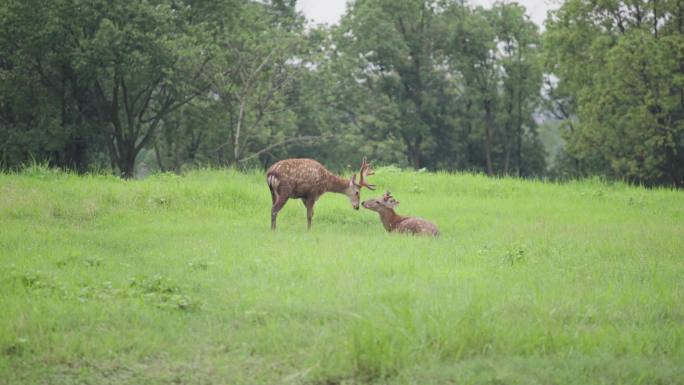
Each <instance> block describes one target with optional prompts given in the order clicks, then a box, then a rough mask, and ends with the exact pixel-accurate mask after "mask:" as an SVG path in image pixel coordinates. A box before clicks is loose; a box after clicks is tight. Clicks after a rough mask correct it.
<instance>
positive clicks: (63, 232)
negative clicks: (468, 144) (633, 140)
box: [0, 167, 684, 385]
mask: <svg viewBox="0 0 684 385" xmlns="http://www.w3.org/2000/svg"><path fill="white" fill-rule="evenodd" d="M376 171H377V172H376V175H374V176H373V177H372V178H373V183H377V184H378V186H379V189H382V190H384V189H387V190H390V191H392V192H393V194H394V195H395V196H396V198H397V199H398V200H399V201H401V205H400V206H399V208H398V212H399V213H402V214H409V215H417V216H421V217H424V218H427V219H430V220H432V221H433V222H435V223H436V224H437V225H438V226H439V228H440V230H441V232H442V236H441V237H440V238H438V239H427V238H415V237H410V236H402V235H389V234H387V233H385V231H384V229H383V228H382V225H381V223H380V221H379V219H378V217H377V215H376V214H375V213H373V212H370V211H368V210H363V209H362V210H360V211H358V212H357V211H354V210H352V208H351V207H350V205H349V203H348V201H347V199H346V198H345V197H343V196H341V195H336V194H326V195H324V196H323V197H322V198H321V200H320V201H319V203H318V204H317V205H316V213H315V216H314V221H313V230H312V231H310V232H306V231H305V226H306V214H305V209H304V207H303V205H302V204H301V202H299V201H290V202H289V203H288V204H287V206H286V207H285V208H284V209H283V211H282V212H281V214H280V216H279V222H278V225H279V229H278V231H277V232H276V233H271V231H270V230H269V220H270V215H269V213H270V196H269V192H268V188H267V186H266V182H265V178H264V176H263V174H262V173H258V172H254V173H249V174H241V173H237V172H233V171H225V170H224V171H198V172H192V173H190V174H188V175H185V176H182V177H179V176H175V175H158V176H152V177H149V178H147V179H144V180H134V181H123V180H119V179H117V178H114V177H109V176H85V177H82V176H75V175H69V174H64V173H59V172H54V171H50V170H47V169H44V168H40V167H34V168H30V169H27V170H25V171H24V172H22V173H20V174H12V175H7V174H4V175H3V174H0V384H3V385H4V384H8V385H9V384H12V385H14V384H174V383H175V384H366V383H372V384H622V383H624V384H684V364H683V363H684V193H683V192H677V191H672V190H664V189H661V190H647V189H643V188H635V187H627V186H625V185H622V184H605V183H602V182H600V181H593V180H592V181H584V182H575V183H569V184H562V185H559V184H552V183H541V182H529V181H521V180H516V179H491V178H486V177H484V176H477V175H468V174H455V175H454V174H428V173H412V172H401V171H398V170H395V169H392V168H384V169H378V170H376ZM382 190H380V191H382ZM363 194H364V195H363V196H362V198H369V197H372V196H375V195H379V193H372V192H368V191H367V190H366V191H364V192H363Z"/></svg>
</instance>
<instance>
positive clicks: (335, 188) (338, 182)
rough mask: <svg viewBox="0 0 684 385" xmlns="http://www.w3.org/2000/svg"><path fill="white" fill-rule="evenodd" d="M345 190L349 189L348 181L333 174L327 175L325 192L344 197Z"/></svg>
mask: <svg viewBox="0 0 684 385" xmlns="http://www.w3.org/2000/svg"><path fill="white" fill-rule="evenodd" d="M347 189H349V179H345V178H342V177H340V176H337V175H335V174H330V175H328V179H327V181H326V186H325V190H326V191H330V192H334V193H339V194H345V195H346V194H347Z"/></svg>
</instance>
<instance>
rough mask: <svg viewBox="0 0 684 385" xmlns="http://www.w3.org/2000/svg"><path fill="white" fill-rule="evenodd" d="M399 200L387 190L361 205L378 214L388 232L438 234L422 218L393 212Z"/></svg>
mask: <svg viewBox="0 0 684 385" xmlns="http://www.w3.org/2000/svg"><path fill="white" fill-rule="evenodd" d="M398 204H399V201H398V200H396V199H394V197H393V196H392V194H391V193H390V192H389V191H388V192H386V193H385V194H383V196H382V198H374V199H369V200H367V201H364V202H363V207H365V208H367V209H368V210H372V211H375V212H377V213H378V214H379V215H380V220H381V221H382V224H383V226H385V230H387V231H388V232H397V233H411V234H418V235H432V236H439V230H437V226H435V225H434V224H433V223H432V222H428V221H426V220H425V219H422V218H416V217H404V216H401V215H399V214H397V213H395V212H394V208H395V207H397V205H398Z"/></svg>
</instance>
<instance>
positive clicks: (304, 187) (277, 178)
mask: <svg viewBox="0 0 684 385" xmlns="http://www.w3.org/2000/svg"><path fill="white" fill-rule="evenodd" d="M266 175H267V178H268V180H269V184H271V185H272V186H274V187H275V188H277V189H283V190H286V191H287V192H289V195H290V196H291V197H293V198H301V197H308V196H312V195H314V196H319V195H321V194H323V193H324V192H325V191H326V190H327V188H328V186H329V184H330V180H331V179H332V178H334V177H335V175H334V174H332V173H331V172H330V171H328V170H327V169H326V168H325V167H323V165H322V164H320V163H318V162H316V161H315V160H312V159H285V160H281V161H279V162H276V163H275V164H273V166H271V167H270V168H269V169H268V171H267V172H266Z"/></svg>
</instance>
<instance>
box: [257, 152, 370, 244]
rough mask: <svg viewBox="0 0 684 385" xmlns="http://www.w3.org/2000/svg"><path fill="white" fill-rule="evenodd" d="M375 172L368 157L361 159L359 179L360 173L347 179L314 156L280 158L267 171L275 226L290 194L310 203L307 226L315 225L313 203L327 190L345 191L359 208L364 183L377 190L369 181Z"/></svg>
mask: <svg viewBox="0 0 684 385" xmlns="http://www.w3.org/2000/svg"><path fill="white" fill-rule="evenodd" d="M369 175H373V170H372V169H371V166H370V164H368V163H366V158H365V157H364V158H363V161H362V162H361V169H360V170H359V182H358V183H356V174H353V175H352V177H351V179H345V178H342V177H340V176H337V175H335V174H333V173H331V172H330V171H328V170H327V169H326V168H325V167H323V165H321V164H320V163H318V162H316V161H315V160H312V159H285V160H281V161H279V162H276V163H275V164H274V165H273V166H271V168H269V169H268V171H267V172H266V181H267V182H268V188H269V189H270V190H271V200H272V203H273V207H271V230H275V228H276V218H277V217H278V212H279V211H280V209H282V208H283V206H285V203H287V200H288V199H290V198H300V199H301V200H302V202H304V206H306V226H307V229H310V228H311V218H313V207H314V205H315V204H316V201H317V200H318V198H320V196H321V195H323V194H324V193H326V192H335V193H339V194H344V195H346V196H347V198H349V202H351V204H352V206H353V207H354V209H356V210H358V209H359V199H360V197H359V192H360V190H361V188H362V187H367V188H368V189H370V190H374V189H375V186H374V185H372V184H368V183H367V182H366V178H367V177H368V176H369Z"/></svg>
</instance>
